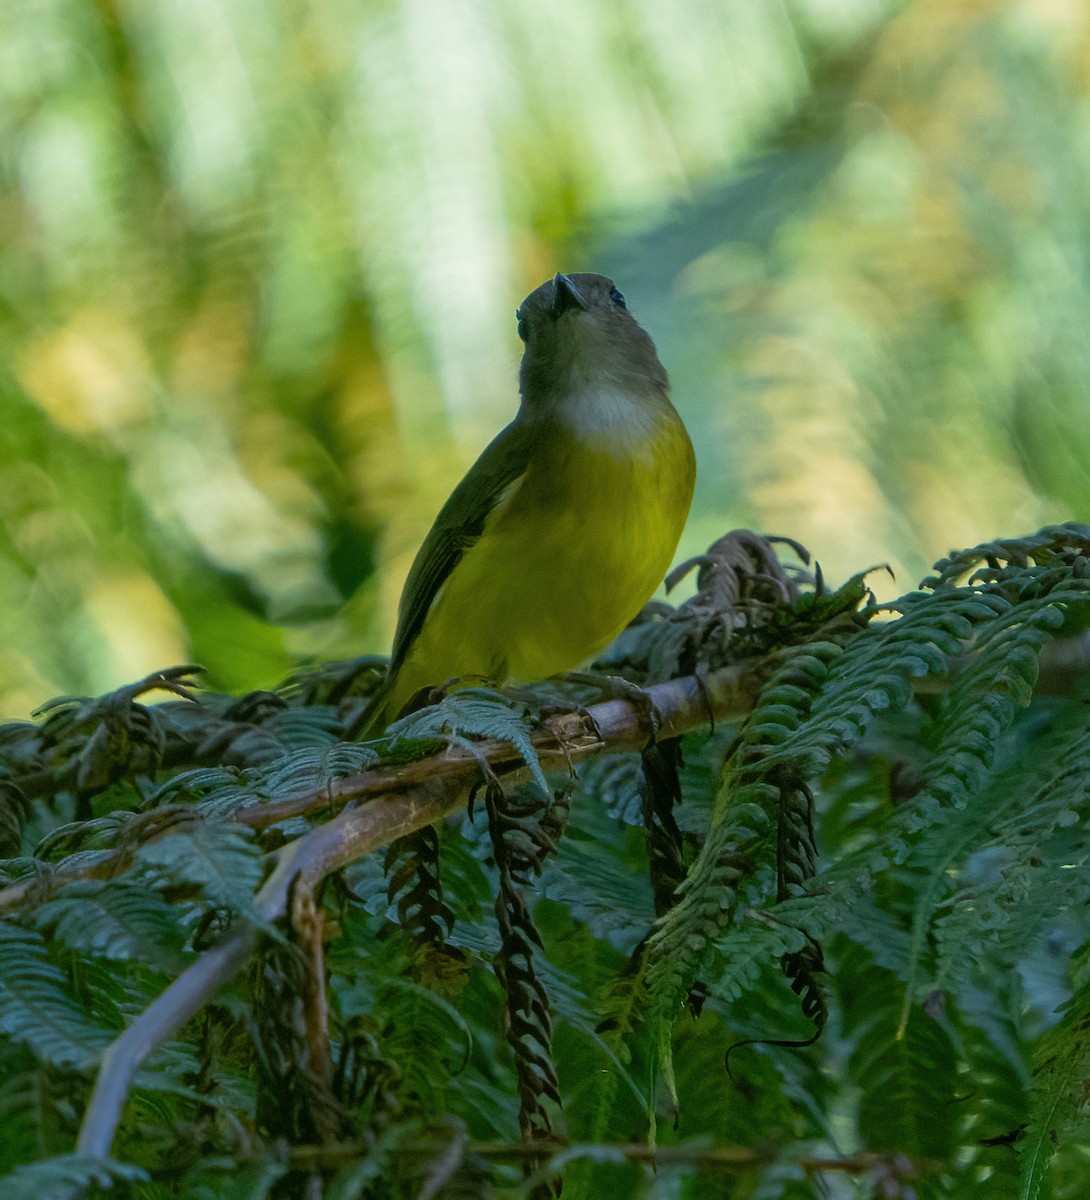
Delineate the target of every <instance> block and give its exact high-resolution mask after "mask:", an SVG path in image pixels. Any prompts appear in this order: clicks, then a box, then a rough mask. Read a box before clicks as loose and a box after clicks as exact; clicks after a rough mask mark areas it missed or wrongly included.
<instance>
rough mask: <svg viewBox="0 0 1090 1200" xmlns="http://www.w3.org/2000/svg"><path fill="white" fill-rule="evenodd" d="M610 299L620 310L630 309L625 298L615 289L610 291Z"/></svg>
mask: <svg viewBox="0 0 1090 1200" xmlns="http://www.w3.org/2000/svg"><path fill="white" fill-rule="evenodd" d="M609 298H610V299H611V300H612V301H613V303H614V304H616V306H617V307H618V308H627V307H628V305H627V304H625V302H624V296H623V295H622V294H621V292H620V291H619V290H618V289H617V288H615V287H612V288H610V289H609Z"/></svg>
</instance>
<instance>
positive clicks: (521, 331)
mask: <svg viewBox="0 0 1090 1200" xmlns="http://www.w3.org/2000/svg"><path fill="white" fill-rule="evenodd" d="M515 320H516V321H518V325H517V326H516V328H517V329H518V335H519V337H520V338H522V340H523V341H526V339H527V338H528V337H529V335H530V330H529V329H528V328H527V326H526V318H525V317H524V316H523V315H522V309H521V308H516V309H515Z"/></svg>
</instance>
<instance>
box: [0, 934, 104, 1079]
mask: <svg viewBox="0 0 1090 1200" xmlns="http://www.w3.org/2000/svg"><path fill="white" fill-rule="evenodd" d="M0 1031H2V1032H3V1033H6V1034H7V1035H8V1036H9V1037H11V1038H13V1039H14V1040H15V1041H17V1042H21V1043H22V1044H23V1045H26V1046H29V1047H30V1048H31V1049H32V1050H33V1051H34V1053H35V1054H36V1055H37V1056H38V1057H39V1058H40V1059H42V1060H43V1061H44V1062H47V1063H51V1064H53V1065H54V1066H57V1067H76V1068H78V1069H80V1070H86V1069H88V1068H90V1067H92V1066H94V1065H95V1063H96V1062H97V1061H98V1058H99V1055H100V1054H101V1052H102V1051H103V1050H104V1049H105V1047H106V1045H107V1044H108V1043H109V1041H110V1040H111V1038H112V1036H113V1035H112V1033H110V1032H109V1031H108V1030H106V1029H103V1028H102V1027H100V1026H99V1025H96V1024H95V1023H94V1022H92V1021H91V1020H90V1019H89V1017H88V1016H87V1014H86V1013H85V1012H84V1011H83V1009H82V1008H81V1007H80V1006H79V1005H78V1004H77V1003H76V1002H75V1000H73V998H72V997H71V995H70V994H69V992H68V990H67V987H66V981H65V978H64V975H63V973H62V972H61V970H60V968H59V967H57V966H56V965H55V964H54V963H53V962H51V961H50V959H49V956H48V953H47V950H46V944H45V941H44V940H43V939H42V937H41V936H40V935H39V934H37V933H32V932H31V931H30V930H26V929H19V928H16V927H15V926H13V925H10V924H8V923H7V922H0Z"/></svg>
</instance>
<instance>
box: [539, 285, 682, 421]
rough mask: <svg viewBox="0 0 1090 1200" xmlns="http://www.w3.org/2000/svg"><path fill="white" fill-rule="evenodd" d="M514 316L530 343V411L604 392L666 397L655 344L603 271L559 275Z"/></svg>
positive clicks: (664, 377) (664, 383) (663, 372)
mask: <svg viewBox="0 0 1090 1200" xmlns="http://www.w3.org/2000/svg"><path fill="white" fill-rule="evenodd" d="M516 316H517V318H518V332H519V337H520V338H522V340H523V342H524V343H525V346H526V349H525V351H524V353H523V356H522V369H521V372H520V377H519V384H520V390H521V392H522V397H523V403H524V404H525V405H526V406H527V407H528V408H530V409H537V410H541V409H545V408H548V407H549V406H550V405H551V404H555V403H564V402H568V401H570V400H571V399H572V398H575V397H578V396H581V395H593V394H595V393H597V392H600V391H603V390H607V391H613V392H624V393H626V394H630V395H633V396H637V395H643V394H648V395H659V396H665V395H666V390H667V386H668V384H667V378H666V371H665V370H664V369H663V366H662V364H661V363H660V362H659V357H658V354H657V353H656V352H655V344H654V342H652V341H651V338H650V337H649V336H648V335H647V334H646V333H645V332H644V330H643V329H642V328H641V327H640V325H639V323H638V322H637V321H636V318H635V317H633V316H632V314H631V313H630V312H629V311H628V306H627V305H626V304H625V298H624V296H622V295H621V293H620V291H619V290H618V288H617V286H616V285H615V284H614V282H613V280H612V279H608V278H607V277H606V276H605V275H592V274H574V275H561V274H557V275H555V276H554V277H553V278H552V279H549V280H546V282H545V283H543V284H542V285H541V286H540V287H539V288H535V290H534V291H532V292H531V293H530V294H529V295H528V296H527V297H526V299H525V300H524V301H523V302H522V304H521V305H520V306H519V308H518V311H517V313H516Z"/></svg>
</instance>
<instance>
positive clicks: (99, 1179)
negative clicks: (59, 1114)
mask: <svg viewBox="0 0 1090 1200" xmlns="http://www.w3.org/2000/svg"><path fill="white" fill-rule="evenodd" d="M147 1182H148V1174H147V1172H146V1171H144V1170H143V1169H142V1168H140V1167H137V1166H133V1165H132V1164H131V1163H119V1162H114V1161H112V1160H111V1159H108V1158H94V1157H92V1156H91V1155H84V1154H61V1155H58V1156H57V1157H56V1158H47V1159H45V1160H44V1161H42V1162H36V1163H30V1164H28V1165H27V1166H23V1167H18V1168H16V1170H15V1171H13V1172H12V1173H11V1174H10V1175H6V1176H5V1177H4V1178H3V1179H0V1195H2V1196H3V1197H4V1200H62V1198H66V1197H69V1196H71V1195H73V1194H78V1193H79V1192H82V1191H84V1190H85V1189H86V1188H89V1187H92V1186H94V1185H96V1184H97V1185H98V1186H99V1187H101V1188H111V1187H113V1186H114V1185H115V1184H118V1183H127V1184H138V1183H147Z"/></svg>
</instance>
